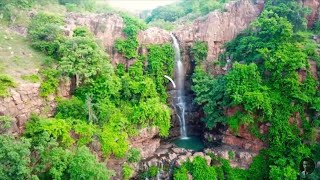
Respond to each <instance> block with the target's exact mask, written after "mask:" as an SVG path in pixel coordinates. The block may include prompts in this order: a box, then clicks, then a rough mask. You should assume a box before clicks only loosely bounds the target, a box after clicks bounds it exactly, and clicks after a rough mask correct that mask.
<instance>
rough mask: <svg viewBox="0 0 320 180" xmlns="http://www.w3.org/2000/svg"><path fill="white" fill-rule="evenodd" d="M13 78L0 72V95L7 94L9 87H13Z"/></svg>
mask: <svg viewBox="0 0 320 180" xmlns="http://www.w3.org/2000/svg"><path fill="white" fill-rule="evenodd" d="M15 86H16V83H15V82H14V80H13V79H12V78H11V77H10V76H8V75H5V74H0V97H6V96H8V95H9V88H10V87H15Z"/></svg>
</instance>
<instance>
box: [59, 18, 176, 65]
mask: <svg viewBox="0 0 320 180" xmlns="http://www.w3.org/2000/svg"><path fill="white" fill-rule="evenodd" d="M65 21H66V26H65V27H64V28H65V33H66V34H67V35H69V36H72V31H73V30H74V29H75V28H76V27H78V26H85V27H87V28H88V29H89V30H90V31H91V32H92V33H93V34H94V35H95V37H96V38H97V39H98V41H100V42H101V44H102V45H103V47H104V48H105V50H106V52H107V53H108V54H109V56H110V60H111V62H112V64H118V63H123V64H126V63H130V62H128V61H127V60H126V59H125V58H124V57H123V56H122V55H121V54H119V53H118V52H117V51H116V49H115V48H114V43H115V41H116V40H117V39H123V38H125V34H124V33H123V31H122V30H123V28H124V26H125V24H124V22H123V19H122V18H121V16H119V15H117V14H78V13H69V14H67V16H66V20H65ZM138 41H139V45H140V48H139V50H140V51H142V53H143V54H145V53H146V49H145V46H146V45H148V44H164V43H170V42H171V37H170V33H169V32H167V31H165V30H163V29H160V28H148V29H147V30H145V31H140V32H139V34H138Z"/></svg>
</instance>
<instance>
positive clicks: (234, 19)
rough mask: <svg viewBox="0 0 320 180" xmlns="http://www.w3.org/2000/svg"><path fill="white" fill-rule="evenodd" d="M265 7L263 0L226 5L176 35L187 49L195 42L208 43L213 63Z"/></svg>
mask: <svg viewBox="0 0 320 180" xmlns="http://www.w3.org/2000/svg"><path fill="white" fill-rule="evenodd" d="M263 7H264V1H263V0H256V1H252V0H239V1H232V2H230V3H228V4H226V5H225V8H224V9H223V10H221V11H213V12H211V13H209V14H208V15H206V16H205V17H200V18H198V19H196V20H195V21H194V22H193V23H192V24H190V25H187V26H184V27H182V28H180V29H178V30H176V31H174V34H175V35H176V36H177V38H178V40H179V41H180V44H181V46H182V47H184V48H185V49H187V47H189V46H191V44H192V43H193V42H195V41H204V42H207V43H208V47H209V49H208V57H207V61H209V62H212V61H214V60H216V59H217V57H218V55H219V54H220V53H221V52H222V51H223V44H224V43H226V42H228V41H230V40H232V39H233V38H235V37H236V36H237V35H238V34H239V33H240V32H241V31H243V30H244V29H246V28H247V27H248V25H249V24H250V23H251V22H252V21H253V20H255V19H256V18H257V16H258V15H259V14H260V13H261V11H262V9H263Z"/></svg>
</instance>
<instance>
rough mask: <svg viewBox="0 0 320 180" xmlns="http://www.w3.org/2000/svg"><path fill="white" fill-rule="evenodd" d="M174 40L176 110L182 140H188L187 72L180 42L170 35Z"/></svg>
mask: <svg viewBox="0 0 320 180" xmlns="http://www.w3.org/2000/svg"><path fill="white" fill-rule="evenodd" d="M170 35H171V38H172V40H173V47H174V51H175V77H174V79H175V82H176V86H177V89H176V91H175V94H174V99H175V102H174V103H175V104H174V106H175V109H176V112H177V116H178V119H179V122H180V134H181V138H182V139H186V138H187V128H186V120H185V109H186V104H185V99H184V81H185V71H184V67H183V64H182V62H181V56H180V47H179V43H178V40H177V39H176V37H174V35H173V34H170Z"/></svg>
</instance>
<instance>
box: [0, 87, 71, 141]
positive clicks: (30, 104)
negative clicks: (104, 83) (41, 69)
mask: <svg viewBox="0 0 320 180" xmlns="http://www.w3.org/2000/svg"><path fill="white" fill-rule="evenodd" d="M69 87H70V85H69V84H68V81H63V82H62V83H60V88H59V90H58V92H57V94H58V96H60V97H68V96H69V90H70V89H69ZM9 91H10V95H9V96H8V97H3V98H0V115H6V116H10V117H12V118H13V123H12V127H11V129H9V131H8V133H10V134H14V135H18V134H20V133H22V131H23V128H24V125H25V123H26V121H27V120H28V118H29V117H30V115H31V114H32V113H34V114H37V115H44V116H49V117H50V116H52V115H53V112H54V109H55V107H56V101H55V97H54V96H49V97H47V98H43V97H41V96H40V83H20V84H19V85H18V87H17V88H11V89H10V90H9Z"/></svg>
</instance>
